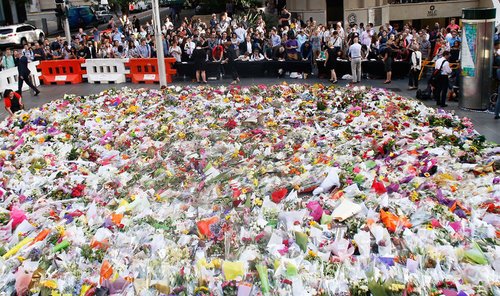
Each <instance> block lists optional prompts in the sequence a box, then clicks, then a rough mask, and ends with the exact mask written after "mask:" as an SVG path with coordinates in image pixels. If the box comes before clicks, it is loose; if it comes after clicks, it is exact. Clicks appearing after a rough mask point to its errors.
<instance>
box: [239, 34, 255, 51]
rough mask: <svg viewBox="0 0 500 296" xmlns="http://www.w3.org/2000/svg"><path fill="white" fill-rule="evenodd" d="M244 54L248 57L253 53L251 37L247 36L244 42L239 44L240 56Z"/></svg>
mask: <svg viewBox="0 0 500 296" xmlns="http://www.w3.org/2000/svg"><path fill="white" fill-rule="evenodd" d="M246 52H248V54H249V55H250V54H252V52H253V44H252V37H250V35H247V36H246V38H245V41H244V42H241V43H240V55H244V54H245V53H246Z"/></svg>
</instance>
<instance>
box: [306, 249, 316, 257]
mask: <svg viewBox="0 0 500 296" xmlns="http://www.w3.org/2000/svg"><path fill="white" fill-rule="evenodd" d="M308 253H309V255H311V256H312V257H316V256H317V255H318V254H317V253H314V252H313V251H311V250H309V252H308Z"/></svg>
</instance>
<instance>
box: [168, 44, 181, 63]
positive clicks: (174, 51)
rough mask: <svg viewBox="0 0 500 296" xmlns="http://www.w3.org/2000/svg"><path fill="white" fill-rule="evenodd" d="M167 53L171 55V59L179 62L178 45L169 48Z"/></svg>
mask: <svg viewBox="0 0 500 296" xmlns="http://www.w3.org/2000/svg"><path fill="white" fill-rule="evenodd" d="M169 53H170V54H171V55H172V57H174V58H175V60H176V61H177V62H181V48H180V47H179V46H178V45H176V46H171V47H170V50H169Z"/></svg>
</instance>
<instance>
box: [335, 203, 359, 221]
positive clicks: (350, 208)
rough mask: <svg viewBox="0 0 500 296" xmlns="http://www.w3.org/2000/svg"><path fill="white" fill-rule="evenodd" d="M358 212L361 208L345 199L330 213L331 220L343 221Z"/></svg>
mask: <svg viewBox="0 0 500 296" xmlns="http://www.w3.org/2000/svg"><path fill="white" fill-rule="evenodd" d="M359 211H361V206H360V205H359V204H356V203H353V202H352V201H350V200H348V199H346V200H344V201H343V202H342V203H341V204H340V205H339V206H338V207H337V208H335V210H334V211H333V213H332V217H333V219H336V220H340V221H344V220H345V219H347V218H349V217H351V216H353V215H356V214H357V213H359Z"/></svg>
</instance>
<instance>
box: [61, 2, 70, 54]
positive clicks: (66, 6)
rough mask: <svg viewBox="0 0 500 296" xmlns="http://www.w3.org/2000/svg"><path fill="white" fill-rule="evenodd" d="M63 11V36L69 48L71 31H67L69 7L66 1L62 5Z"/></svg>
mask: <svg viewBox="0 0 500 296" xmlns="http://www.w3.org/2000/svg"><path fill="white" fill-rule="evenodd" d="M63 9H64V18H63V20H62V21H63V23H64V24H63V25H64V35H66V41H68V44H69V45H70V46H71V31H70V30H69V21H68V14H69V5H68V2H67V1H66V2H65V3H64V5H63Z"/></svg>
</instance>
